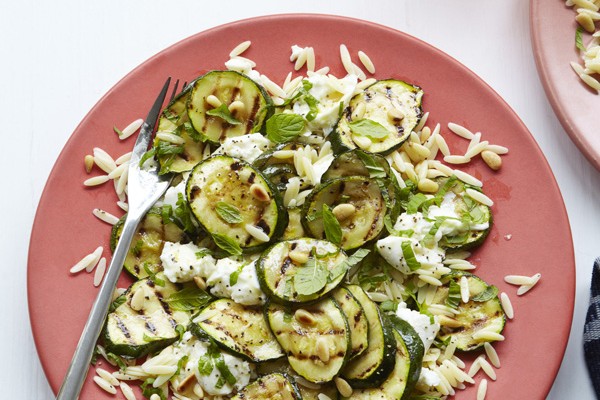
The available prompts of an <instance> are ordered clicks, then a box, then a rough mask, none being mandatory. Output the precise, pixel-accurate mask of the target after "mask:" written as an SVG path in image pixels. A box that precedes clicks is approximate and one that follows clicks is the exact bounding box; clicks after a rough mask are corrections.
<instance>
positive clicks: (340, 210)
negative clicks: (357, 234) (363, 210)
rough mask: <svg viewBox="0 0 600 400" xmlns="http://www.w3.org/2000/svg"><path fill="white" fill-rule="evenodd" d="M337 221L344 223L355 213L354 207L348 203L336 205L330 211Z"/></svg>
mask: <svg viewBox="0 0 600 400" xmlns="http://www.w3.org/2000/svg"><path fill="white" fill-rule="evenodd" d="M331 211H332V212H333V215H335V218H336V219H337V220H338V221H345V220H347V219H348V218H350V217H351V216H352V215H354V213H355V212H356V207H354V205H353V204H350V203H342V204H338V205H337V206H335V207H334V208H333V210H331Z"/></svg>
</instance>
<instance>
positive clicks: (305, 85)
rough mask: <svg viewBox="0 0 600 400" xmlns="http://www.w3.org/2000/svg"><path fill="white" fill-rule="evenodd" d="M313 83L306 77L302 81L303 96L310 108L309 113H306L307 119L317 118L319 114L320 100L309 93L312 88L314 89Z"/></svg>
mask: <svg viewBox="0 0 600 400" xmlns="http://www.w3.org/2000/svg"><path fill="white" fill-rule="evenodd" d="M312 87H313V85H312V83H310V82H309V81H307V80H306V79H305V80H303V81H302V97H303V98H304V101H305V102H306V104H307V105H308V109H309V110H310V111H309V112H308V114H306V120H307V121H312V120H314V119H315V118H317V114H319V107H318V106H317V104H319V100H317V99H316V98H315V97H314V96H313V95H312V94H310V93H309V91H310V89H312Z"/></svg>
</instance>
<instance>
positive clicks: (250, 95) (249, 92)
mask: <svg viewBox="0 0 600 400" xmlns="http://www.w3.org/2000/svg"><path fill="white" fill-rule="evenodd" d="M210 95H212V96H215V97H217V98H218V99H219V101H220V102H221V104H222V106H223V107H224V110H222V111H221V113H219V112H218V111H219V110H218V108H217V109H215V108H214V107H213V106H211V105H210V104H209V103H208V101H207V100H206V99H207V97H208V96H210ZM233 102H239V103H236V104H240V103H241V104H242V106H241V107H233V109H232V110H231V111H229V108H228V107H229V106H230V105H231V104H232V103H233ZM187 107H188V115H189V118H190V121H191V122H192V126H193V127H194V129H195V130H196V131H198V132H199V133H201V134H202V135H203V136H204V138H205V139H206V140H208V141H210V142H212V143H216V144H218V143H220V142H223V141H224V140H225V138H228V137H235V136H241V135H245V134H248V133H254V132H259V131H260V130H261V128H262V126H263V123H264V122H265V121H266V120H267V118H268V117H269V116H270V115H271V114H272V112H273V102H272V100H271V98H270V97H269V95H268V94H267V92H266V91H265V90H264V89H263V88H262V86H260V85H258V84H257V83H256V82H254V81H253V80H252V79H250V78H248V77H247V76H246V75H243V74H240V73H239V72H235V71H210V72H208V73H207V74H206V75H203V76H201V77H200V78H198V79H197V80H196V81H195V82H194V83H193V85H192V91H191V94H190V98H189V101H188V104H187ZM223 113H225V114H228V115H230V116H231V117H233V119H230V120H229V122H228V120H227V119H225V118H223V117H222V116H219V114H221V115H222V114H223ZM211 114H212V115H211Z"/></svg>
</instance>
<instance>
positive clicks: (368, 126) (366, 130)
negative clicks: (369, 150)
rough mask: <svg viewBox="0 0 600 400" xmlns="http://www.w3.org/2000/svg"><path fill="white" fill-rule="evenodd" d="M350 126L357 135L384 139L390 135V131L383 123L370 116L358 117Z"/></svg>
mask: <svg viewBox="0 0 600 400" xmlns="http://www.w3.org/2000/svg"><path fill="white" fill-rule="evenodd" d="M348 126H349V127H350V130H351V131H352V133H354V134H355V135H360V136H367V137H370V138H371V139H383V138H384V137H386V136H387V135H389V131H388V130H387V129H385V127H384V126H383V125H381V124H380V123H379V122H375V121H373V120H372V119H368V118H362V119H357V120H356V121H352V122H350V123H349V124H348Z"/></svg>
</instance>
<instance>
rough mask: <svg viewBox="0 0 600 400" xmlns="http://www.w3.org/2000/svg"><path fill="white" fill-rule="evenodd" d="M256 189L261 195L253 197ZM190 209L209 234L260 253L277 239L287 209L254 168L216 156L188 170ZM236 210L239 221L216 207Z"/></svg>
mask: <svg viewBox="0 0 600 400" xmlns="http://www.w3.org/2000/svg"><path fill="white" fill-rule="evenodd" d="M254 190H258V191H259V192H260V193H261V194H262V196H264V197H260V196H256V195H253V194H252V193H254ZM186 196H187V200H188V203H189V205H190V209H191V210H192V212H193V214H194V216H195V217H196V219H197V220H198V222H199V223H200V225H202V227H203V228H204V229H205V230H206V231H207V232H208V233H210V234H211V235H213V237H214V235H224V236H227V237H228V238H229V239H231V240H233V241H235V242H236V243H237V244H238V245H239V246H240V247H241V248H242V249H244V250H245V251H254V250H260V249H262V248H264V247H266V245H267V243H268V242H269V241H271V240H273V239H274V238H279V237H280V236H281V234H282V233H283V231H284V230H285V227H286V225H287V219H288V216H287V210H286V208H285V207H284V205H283V201H282V199H281V196H280V195H279V192H278V191H277V190H276V189H274V188H273V187H272V186H271V183H270V182H269V181H268V180H267V179H266V178H265V177H264V176H263V175H262V173H261V172H260V171H258V170H257V169H256V168H254V167H253V166H251V165H250V164H247V163H245V162H243V161H241V160H238V159H235V158H232V157H228V156H224V155H217V156H212V157H210V158H207V159H206V160H204V161H202V162H201V163H199V164H198V165H196V166H195V167H194V169H193V170H192V172H191V174H190V176H189V178H188V181H187V186H186ZM223 204H225V205H227V206H228V207H230V208H233V209H235V210H237V214H238V217H239V222H236V220H230V221H228V220H227V219H226V218H223V216H222V214H220V213H219V207H220V205H223ZM248 226H251V227H254V228H255V229H256V228H258V229H260V230H261V231H262V232H263V233H264V234H265V236H266V238H268V240H261V239H259V238H256V237H255V236H253V235H251V234H250V233H249V231H248V229H247V228H248Z"/></svg>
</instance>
